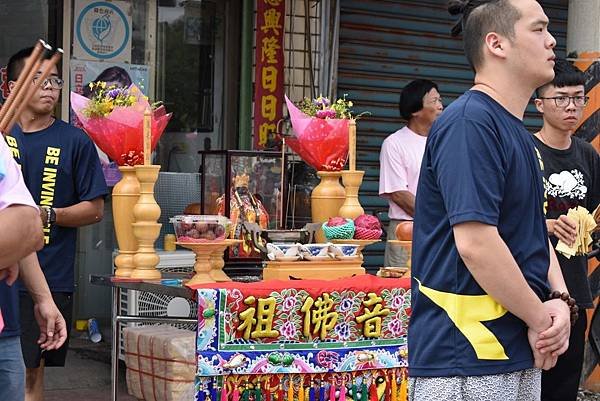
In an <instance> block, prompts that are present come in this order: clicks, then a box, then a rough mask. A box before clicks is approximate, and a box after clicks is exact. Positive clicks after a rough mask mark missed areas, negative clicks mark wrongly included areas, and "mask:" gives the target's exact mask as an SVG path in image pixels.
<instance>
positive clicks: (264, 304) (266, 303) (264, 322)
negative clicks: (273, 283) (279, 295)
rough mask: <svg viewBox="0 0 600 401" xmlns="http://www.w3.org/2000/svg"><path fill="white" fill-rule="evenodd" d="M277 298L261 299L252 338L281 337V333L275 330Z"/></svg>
mask: <svg viewBox="0 0 600 401" xmlns="http://www.w3.org/2000/svg"><path fill="white" fill-rule="evenodd" d="M276 304H277V302H276V301H275V298H273V297H269V298H259V300H258V308H257V309H258V310H257V312H258V316H257V322H256V327H255V328H254V331H253V332H252V334H251V335H250V337H252V338H275V337H278V336H279V331H277V330H273V318H274V317H275V306H276Z"/></svg>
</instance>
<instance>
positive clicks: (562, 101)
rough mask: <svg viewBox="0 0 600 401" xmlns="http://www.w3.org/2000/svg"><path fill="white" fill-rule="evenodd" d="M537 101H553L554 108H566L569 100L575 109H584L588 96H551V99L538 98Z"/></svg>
mask: <svg viewBox="0 0 600 401" xmlns="http://www.w3.org/2000/svg"><path fill="white" fill-rule="evenodd" d="M538 99H554V104H556V107H567V106H568V105H569V103H571V100H573V105H575V107H584V106H585V105H587V104H588V101H589V100H590V98H589V96H553V97H539V98H538Z"/></svg>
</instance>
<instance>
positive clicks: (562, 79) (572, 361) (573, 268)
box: [535, 59, 600, 401]
mask: <svg viewBox="0 0 600 401" xmlns="http://www.w3.org/2000/svg"><path fill="white" fill-rule="evenodd" d="M554 72H555V76H554V80H553V81H552V82H550V83H548V84H546V85H544V86H542V87H541V88H539V89H538V90H537V98H536V99H535V105H536V107H537V109H538V111H539V112H540V113H542V114H543V117H544V125H543V127H542V129H541V130H540V131H539V132H537V133H536V134H535V142H536V146H537V148H538V150H539V151H540V153H541V155H542V160H543V162H544V187H545V189H546V195H547V198H548V205H547V208H546V218H547V220H546V223H547V226H548V234H549V235H550V236H551V240H552V243H553V245H555V246H556V243H557V242H558V240H562V241H563V242H564V243H566V244H568V245H571V244H572V243H573V242H574V241H575V238H576V235H577V231H576V230H577V226H576V224H575V222H574V221H573V220H571V219H569V218H568V217H567V216H566V214H567V212H568V210H569V209H571V208H575V207H577V206H583V207H585V208H586V209H588V210H589V211H590V212H592V211H593V210H594V209H595V208H596V206H597V205H598V203H599V202H600V156H598V153H597V152H596V150H595V149H594V148H593V147H592V146H591V145H590V144H589V143H587V142H585V141H584V140H582V139H580V138H578V137H576V136H573V133H574V132H575V129H576V128H577V127H578V126H579V123H580V122H581V118H582V114H583V108H584V107H585V105H586V104H587V101H588V97H587V96H585V88H584V83H585V76H584V74H583V73H582V72H581V71H579V70H577V69H576V68H575V67H574V66H572V65H571V63H569V62H568V61H566V60H563V59H557V60H556V64H555V66H554ZM556 256H557V257H558V262H559V264H560V267H561V270H562V274H563V276H564V278H565V282H566V284H567V288H568V290H569V293H570V294H571V296H572V297H574V298H575V299H576V300H577V305H578V306H579V308H580V309H587V308H593V307H594V305H593V303H592V294H591V292H590V285H589V282H588V278H587V258H586V256H585V255H580V256H573V257H571V258H569V259H567V258H566V257H564V256H563V255H562V254H560V253H558V252H557V253H556ZM586 326H587V316H586V314H585V313H580V314H579V318H578V319H577V321H576V322H575V326H574V327H573V328H572V329H571V337H570V338H569V348H568V350H567V352H565V353H564V354H563V355H561V356H560V357H559V358H558V362H557V363H556V366H555V367H554V368H553V369H550V370H548V371H545V372H543V374H542V400H543V401H551V400H557V401H558V400H560V401H575V400H576V399H577V390H578V386H579V377H580V376H581V369H582V365H583V350H584V344H585V329H586Z"/></svg>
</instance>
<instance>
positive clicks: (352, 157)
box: [348, 118, 356, 171]
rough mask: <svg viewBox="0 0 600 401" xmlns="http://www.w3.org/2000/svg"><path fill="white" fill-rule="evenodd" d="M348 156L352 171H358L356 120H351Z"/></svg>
mask: <svg viewBox="0 0 600 401" xmlns="http://www.w3.org/2000/svg"><path fill="white" fill-rule="evenodd" d="M348 155H349V159H350V171H354V170H356V120H355V119H353V118H352V119H350V125H349V127H348Z"/></svg>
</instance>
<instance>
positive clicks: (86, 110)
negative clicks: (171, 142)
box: [71, 82, 171, 166]
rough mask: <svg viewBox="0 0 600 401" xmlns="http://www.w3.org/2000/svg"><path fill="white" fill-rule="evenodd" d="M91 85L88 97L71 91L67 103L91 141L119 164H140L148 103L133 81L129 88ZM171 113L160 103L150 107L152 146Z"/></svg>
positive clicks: (102, 84) (152, 146)
mask: <svg viewBox="0 0 600 401" xmlns="http://www.w3.org/2000/svg"><path fill="white" fill-rule="evenodd" d="M90 85H93V87H92V89H94V91H93V92H92V93H93V97H92V98H91V99H88V98H86V97H84V96H81V95H79V94H77V93H74V92H71V107H73V110H74V111H75V114H76V115H77V118H78V119H79V121H80V122H81V124H82V125H83V128H84V130H85V132H86V133H87V134H88V135H89V136H90V137H91V138H92V140H93V141H94V143H95V144H96V145H97V146H98V147H99V148H100V149H101V150H102V151H103V152H104V153H106V154H107V155H108V157H110V158H111V159H112V160H114V161H115V162H116V163H117V164H118V165H119V166H134V165H136V164H143V162H144V152H143V122H144V110H146V109H147V108H149V107H151V105H150V104H149V103H148V99H147V98H146V97H145V96H144V95H142V93H141V91H140V90H139V88H138V87H137V86H135V85H132V86H130V87H129V88H117V87H106V84H105V83H104V82H97V83H95V84H90ZM170 118H171V113H169V114H167V113H166V110H165V108H164V106H160V107H158V108H154V109H153V110H152V145H151V149H152V150H154V148H155V147H156V144H157V143H158V140H159V138H160V136H161V135H162V133H163V131H164V129H165V127H166V126H167V123H168V122H169V119H170Z"/></svg>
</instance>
